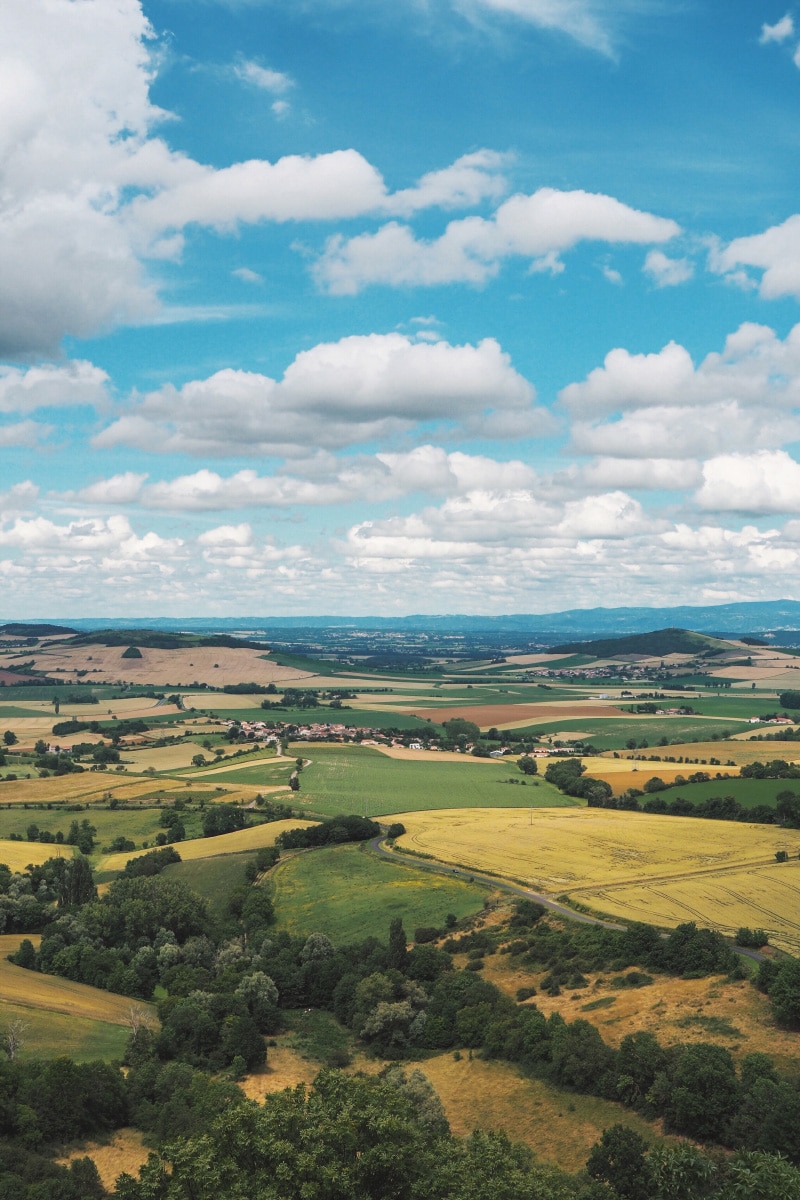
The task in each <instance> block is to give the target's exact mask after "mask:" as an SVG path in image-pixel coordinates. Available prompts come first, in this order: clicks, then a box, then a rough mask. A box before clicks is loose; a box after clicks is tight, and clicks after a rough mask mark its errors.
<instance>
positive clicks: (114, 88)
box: [0, 0, 507, 357]
mask: <svg viewBox="0 0 800 1200" xmlns="http://www.w3.org/2000/svg"><path fill="white" fill-rule="evenodd" d="M156 45H157V43H156V42H155V40H154V35H153V31H152V28H151V26H150V25H149V23H148V21H147V19H146V17H145V16H144V14H143V11H142V7H141V2H140V0H116V2H115V3H113V4H109V3H108V2H107V0H80V2H77V0H27V2H26V3H25V4H15V5H8V4H7V5H6V6H5V9H4V12H3V43H2V48H1V49H0V314H1V315H0V355H7V356H15V357H17V356H22V355H36V354H41V353H44V354H51V353H54V352H55V351H56V350H57V348H58V345H59V343H60V341H61V339H62V338H63V337H64V335H66V334H69V335H72V336H74V337H86V336H88V335H90V334H93V333H96V332H97V331H98V330H102V329H104V328H106V327H111V326H113V325H115V324H118V323H121V322H140V323H141V322H144V321H146V320H149V319H153V318H154V317H155V316H156V314H157V313H158V311H159V308H160V303H159V298H158V294H157V288H156V286H155V284H154V282H153V281H152V279H151V278H149V277H148V269H149V261H150V260H153V261H155V262H159V261H162V260H176V259H178V258H179V257H180V255H181V253H182V250H183V247H184V239H185V236H186V233H185V231H186V229H187V227H189V226H192V225H195V224H199V225H205V226H208V227H211V228H213V229H215V230H217V231H219V232H228V231H232V230H235V229H236V227H237V225H238V224H239V223H242V222H247V223H255V222H259V221H276V222H286V221H304V220H331V219H340V218H349V217H354V216H359V215H366V214H372V213H384V214H387V213H402V214H409V213H412V212H416V211H419V210H420V209H422V208H424V207H426V206H430V205H441V206H442V207H445V208H453V207H457V206H459V205H465V204H474V203H478V202H479V201H480V200H481V199H483V198H486V197H491V198H493V199H496V198H497V197H498V196H499V195H500V193H501V192H502V190H503V188H504V186H505V184H504V180H503V176H502V166H503V164H504V163H505V162H506V161H507V159H506V158H505V156H501V155H498V154H495V153H494V152H492V151H489V150H480V151H477V152H475V153H474V154H470V155H466V156H464V157H462V158H460V159H458V160H457V161H456V162H455V163H453V164H452V165H451V166H449V167H445V168H444V169H442V170H439V171H433V172H430V173H429V174H427V175H425V176H424V177H423V178H422V179H421V180H420V181H419V183H418V184H417V185H416V186H414V187H410V188H405V189H402V190H400V191H399V192H398V193H397V194H396V196H395V197H393V196H392V195H391V194H390V192H389V189H388V188H387V186H386V183H385V181H384V180H383V178H382V176H381V174H380V172H379V171H378V170H377V169H376V168H375V167H374V166H372V165H371V164H370V163H368V162H367V161H366V159H364V157H363V156H362V155H361V154H359V153H358V152H357V151H356V150H354V149H341V150H334V151H332V152H330V153H323V154H319V155H317V156H315V157H314V156H301V155H288V156H286V157H284V158H282V159H279V160H278V161H277V162H274V163H272V162H267V161H263V160H259V159H255V160H251V161H248V162H239V163H233V164H231V165H229V166H225V167H221V168H219V169H216V168H214V167H211V166H207V165H203V164H202V163H199V162H196V161H194V160H193V159H192V158H190V157H189V156H188V155H186V154H184V153H180V152H175V151H172V150H171V149H170V147H169V145H168V144H167V142H166V141H165V140H163V139H162V138H160V137H157V136H155V134H154V129H155V127H156V126H157V125H158V124H159V122H163V120H164V119H165V117H166V116H168V114H165V113H164V112H163V111H162V110H160V109H159V108H158V107H156V106H155V105H154V104H153V103H152V101H151V100H150V86H151V83H152V80H153V76H154V73H155V68H154V59H153V57H152V54H151V52H152V51H153V49H154V48H155V47H156ZM237 70H238V72H239V76H240V78H242V79H243V80H244V81H245V82H248V83H250V84H253V85H254V86H257V87H262V88H265V89H266V90H267V91H268V92H269V93H270V94H271V95H274V96H276V99H275V102H274V104H273V110H274V111H275V113H276V115H277V116H281V115H283V114H285V112H286V104H287V100H286V98H285V96H286V93H287V91H288V90H289V88H290V86H291V80H290V79H289V78H288V76H285V75H283V74H281V73H280V72H277V71H272V70H270V69H268V68H267V67H264V66H261V65H260V64H258V63H255V62H252V61H249V60H246V59H245V60H242V61H241V62H240V63H239V64H238V67H237Z"/></svg>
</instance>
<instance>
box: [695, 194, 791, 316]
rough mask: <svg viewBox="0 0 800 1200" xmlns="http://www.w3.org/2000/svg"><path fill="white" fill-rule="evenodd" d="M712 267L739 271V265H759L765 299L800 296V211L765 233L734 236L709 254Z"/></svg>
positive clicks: (720, 269)
mask: <svg viewBox="0 0 800 1200" xmlns="http://www.w3.org/2000/svg"><path fill="white" fill-rule="evenodd" d="M709 266H710V268H711V270H712V271H716V272H718V273H720V274H726V273H728V272H731V273H733V274H735V275H738V276H739V277H740V273H737V272H736V268H737V267H742V266H744V267H756V268H759V269H761V270H762V271H763V274H762V276H761V286H760V292H761V295H762V296H763V297H764V299H765V300H777V299H779V298H780V297H781V296H795V297H796V298H800V214H797V213H795V214H794V215H792V216H791V217H787V219H786V220H785V221H783V222H782V223H781V224H780V225H773V226H771V227H770V228H769V229H766V230H764V232H763V233H756V234H752V235H751V236H749V237H741V238H735V239H734V240H733V241H732V242H730V243H729V244H728V245H727V246H725V247H724V248H723V249H721V250H719V251H718V252H716V253H712V255H711V256H710V258H709Z"/></svg>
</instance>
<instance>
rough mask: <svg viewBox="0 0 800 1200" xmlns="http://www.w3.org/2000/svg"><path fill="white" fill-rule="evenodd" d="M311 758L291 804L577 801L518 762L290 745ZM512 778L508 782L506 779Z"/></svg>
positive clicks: (417, 807) (373, 811)
mask: <svg viewBox="0 0 800 1200" xmlns="http://www.w3.org/2000/svg"><path fill="white" fill-rule="evenodd" d="M293 749H296V750H297V752H298V753H302V754H303V755H305V756H306V757H307V758H309V759H310V760H311V762H310V764H309V765H308V766H307V767H305V768H304V770H303V772H302V774H301V776H300V791H299V792H298V793H297V794H296V795H295V797H294V799H293V800H292V804H293V806H294V805H297V804H300V805H301V806H302V807H307V808H308V810H309V811H310V812H314V813H322V814H325V815H326V816H335V815H336V814H337V813H361V814H363V813H364V812H365V811H366V813H367V815H368V816H370V817H380V816H384V815H386V814H387V813H395V812H418V811H421V810H424V809H428V808H531V807H536V808H552V807H563V806H564V805H566V804H575V803H576V801H574V800H570V799H569V798H568V797H566V796H563V795H562V794H561V792H559V791H558V790H557V789H556V788H554V787H553V786H552V785H551V784H549V783H545V781H544V780H543V779H540V778H536V779H531V778H528V780H527V782H526V783H525V784H523V783H522V782H521V781H522V780H523V779H525V776H523V775H522V774H521V773H520V772H519V771H518V769H517V765H516V762H502V761H499V762H495V761H493V760H491V761H487V760H486V759H480V760H476V759H467V761H465V762H463V763H455V762H437V761H436V756H435V754H431V761H430V762H428V761H424V760H419V761H410V762H409V761H402V760H399V759H396V758H389V757H388V756H387V755H385V754H381V753H380V752H379V751H378V750H373V749H372V748H371V747H369V746H361V747H359V746H308V745H306V746H301V745H299V744H298V745H297V746H295V747H293ZM508 780H512V781H513V782H512V783H509V782H507V781H508Z"/></svg>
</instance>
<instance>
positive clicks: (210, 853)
mask: <svg viewBox="0 0 800 1200" xmlns="http://www.w3.org/2000/svg"><path fill="white" fill-rule="evenodd" d="M226 799H227V797H226ZM314 824H316V822H314V821H303V820H301V819H300V818H293V819H292V820H290V821H270V822H268V823H267V824H265V825H254V826H253V827H252V828H250V829H237V830H236V831H235V833H222V834H220V835H219V836H218V837H209V838H193V839H192V840H191V841H188V842H181V843H180V844H179V845H178V846H177V847H176V849H177V850H178V853H179V854H180V856H181V858H182V859H183V861H184V862H189V861H195V860H196V859H198V858H217V857H218V856H219V855H220V854H241V853H244V852H246V851H248V850H260V849H261V847H262V846H274V845H275V840H276V838H277V837H278V834H279V833H283V831H284V829H306V828H307V827H308V826H309V825H314ZM2 844H3V843H1V842H0V845H2ZM11 844H12V845H14V844H15V843H14V842H12V843H11ZM24 844H25V845H27V843H24ZM148 853H149V851H147V850H135V851H131V852H128V851H123V852H122V853H121V854H107V855H105V856H104V857H102V858H100V859H99V860H98V862H97V866H96V869H97V870H98V871H121V870H122V869H123V867H124V866H125V863H126V862H128V861H129V860H130V859H132V858H139V857H140V855H142V854H148ZM0 861H2V860H1V859H0Z"/></svg>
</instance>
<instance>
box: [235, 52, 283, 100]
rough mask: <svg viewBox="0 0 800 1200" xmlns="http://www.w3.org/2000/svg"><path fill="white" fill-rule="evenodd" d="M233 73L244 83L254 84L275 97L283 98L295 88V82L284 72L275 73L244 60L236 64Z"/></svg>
mask: <svg viewBox="0 0 800 1200" xmlns="http://www.w3.org/2000/svg"><path fill="white" fill-rule="evenodd" d="M233 73H234V75H235V76H236V78H237V79H241V81H242V82H243V83H249V84H252V86H253V87H257V88H261V90H262V91H265V92H271V93H272V95H273V96H282V95H283V94H284V92H288V91H289V90H290V89H291V88H293V87H294V80H293V79H291V78H290V76H288V75H285V74H284V73H283V72H282V71H273V70H272V69H271V68H270V67H262V66H261V64H260V63H257V62H253V61H252V60H250V59H247V58H243V59H241V60H240V61H239V62H237V63H235V64H234V67H233Z"/></svg>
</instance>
